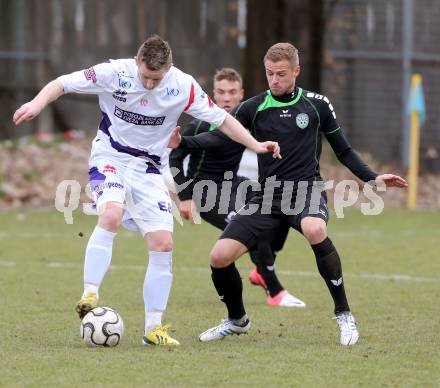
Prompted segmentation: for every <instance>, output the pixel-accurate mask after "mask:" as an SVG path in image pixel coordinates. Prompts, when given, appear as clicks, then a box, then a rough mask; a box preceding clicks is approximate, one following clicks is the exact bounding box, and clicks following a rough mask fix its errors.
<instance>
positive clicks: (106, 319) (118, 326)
mask: <svg viewBox="0 0 440 388" xmlns="http://www.w3.org/2000/svg"><path fill="white" fill-rule="evenodd" d="M79 330H80V333H81V337H82V338H83V340H84V342H85V343H86V345H87V346H90V347H95V346H116V345H117V344H118V343H119V341H120V340H121V338H122V334H123V333H124V322H123V321H122V318H121V316H120V315H119V314H118V313H117V312H116V311H115V310H113V309H112V308H110V307H96V308H94V309H93V310H91V311H89V312H88V313H87V314H86V315H85V317H84V318H83V319H82V321H81V325H80V327H79Z"/></svg>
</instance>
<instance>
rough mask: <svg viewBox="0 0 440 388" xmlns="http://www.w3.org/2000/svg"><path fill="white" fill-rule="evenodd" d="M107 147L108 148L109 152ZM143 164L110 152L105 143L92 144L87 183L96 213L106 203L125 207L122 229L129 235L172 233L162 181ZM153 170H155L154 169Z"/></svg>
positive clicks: (169, 211) (113, 151)
mask: <svg viewBox="0 0 440 388" xmlns="http://www.w3.org/2000/svg"><path fill="white" fill-rule="evenodd" d="M109 147H110V148H109ZM147 170H149V171H151V165H150V168H149V165H148V163H147V161H146V160H144V159H141V158H135V157H132V156H130V155H127V154H124V153H121V152H118V151H116V150H113V149H112V148H111V146H110V145H109V143H108V142H106V141H105V139H99V138H96V139H95V140H94V141H93V145H92V153H91V157H90V160H89V183H90V191H91V192H92V195H93V199H94V201H95V204H96V207H97V210H98V213H99V211H100V210H101V209H102V205H103V204H104V203H106V202H118V203H120V204H121V205H122V206H123V207H124V210H125V211H124V216H123V219H122V225H123V226H124V227H125V228H127V229H128V230H131V231H137V230H139V231H140V232H141V233H142V236H144V235H145V234H146V233H149V232H154V231H157V230H167V231H169V232H173V214H172V209H173V208H172V202H171V198H170V195H169V193H168V189H167V187H166V185H165V183H164V180H163V177H162V175H161V174H159V173H151V172H148V173H147ZM153 170H156V169H155V168H153Z"/></svg>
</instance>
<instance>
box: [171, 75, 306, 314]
mask: <svg viewBox="0 0 440 388" xmlns="http://www.w3.org/2000/svg"><path fill="white" fill-rule="evenodd" d="M242 98H243V89H242V79H241V76H240V74H238V72H237V71H236V70H234V69H231V68H223V69H221V70H218V71H217V72H216V74H215V76H214V100H215V102H216V103H217V105H218V106H220V107H221V108H223V109H225V110H226V111H227V112H230V111H231V110H232V109H233V108H235V107H236V106H237V105H238V104H239V103H240V101H241V100H242ZM214 129H215V127H213V126H212V125H210V124H209V123H207V122H203V121H200V120H194V121H192V122H191V123H190V124H189V125H187V126H186V127H185V128H184V129H183V131H182V135H184V136H185V139H186V141H182V142H181V146H180V147H179V148H177V149H175V150H173V152H172V153H171V155H170V167H171V168H173V167H174V168H175V169H176V170H175V171H177V174H175V175H174V180H175V181H176V183H177V184H178V185H179V186H180V187H184V186H185V183H186V182H188V181H189V180H192V182H191V183H190V184H189V185H188V186H186V187H185V189H183V190H182V191H180V192H179V193H178V196H179V199H180V201H181V202H180V205H179V210H180V214H181V216H182V218H184V219H188V220H190V221H191V222H194V220H193V211H194V209H195V207H196V206H195V203H194V201H193V198H195V197H196V196H203V197H202V198H197V199H198V200H197V201H196V202H197V203H198V205H199V209H198V210H199V211H200V216H201V217H202V219H203V220H205V221H207V222H209V223H210V224H211V225H213V226H215V227H217V228H219V229H221V230H224V229H225V228H226V226H227V224H228V222H229V221H230V219H231V218H232V217H233V216H234V215H235V213H236V211H237V210H238V209H237V208H236V205H237V203H238V204H239V207H241V206H240V203H241V204H242V205H243V204H244V203H245V202H246V200H247V199H249V198H250V196H251V195H252V191H251V190H246V189H247V188H248V187H249V185H252V183H257V182H252V183H249V184H248V182H249V180H248V178H245V177H240V176H238V175H237V171H238V167H239V164H240V160H241V157H242V154H243V151H244V150H245V147H243V146H242V145H241V144H239V143H236V142H234V141H233V140H231V139H230V138H228V137H227V136H225V137H223V138H222V139H221V142H220V145H219V146H217V144H216V143H217V141H216V140H217V137H213V139H214V146H213V147H210V144H211V136H208V137H203V138H202V140H201V141H197V140H194V139H195V137H194V135H197V134H204V133H209V132H211V131H213V130H214ZM217 131H218V130H216V132H217ZM204 140H205V141H204ZM187 155H189V156H190V158H189V165H188V169H187V173H186V174H185V173H184V171H183V160H184V158H185V157H186V156H187ZM203 181H210V182H214V183H215V185H216V190H215V193H213V192H210V191H209V190H202V189H199V190H197V188H198V185H197V184H198V183H202V182H203ZM228 187H230V188H228ZM194 188H196V190H194ZM240 188H242V189H241V190H240ZM210 193H211V194H210ZM208 195H212V197H213V198H207V196H208ZM193 196H194V197H193ZM210 200H215V203H214V204H213V206H212V207H211V208H210V209H209V210H206V209H203V208H202V209H201V208H200V207H201V206H200V205H201V204H202V203H205V204H206V203H207V202H208V203H210ZM237 200H238V202H237ZM203 207H206V206H203ZM288 230H289V225H288V224H287V223H286V224H284V225H282V227H280V229H279V232H278V234H277V236H276V238H274V240H273V241H270V242H267V243H266V244H262V245H260V246H258V247H254V248H253V249H250V251H249V253H250V256H251V259H252V261H253V262H254V263H255V264H256V268H255V269H254V270H252V272H251V273H250V275H249V279H250V281H251V282H252V283H253V284H255V285H260V286H262V287H263V288H265V289H266V292H267V294H268V295H267V303H268V304H269V305H275V306H282V307H305V303H304V302H303V301H301V300H300V299H298V298H296V297H295V296H293V295H292V294H290V293H289V292H287V290H285V289H284V287H283V286H282V285H281V283H280V281H279V279H278V277H277V276H276V273H275V257H276V252H277V251H279V250H281V248H282V247H283V245H284V242H285V240H286V238H287V234H288Z"/></svg>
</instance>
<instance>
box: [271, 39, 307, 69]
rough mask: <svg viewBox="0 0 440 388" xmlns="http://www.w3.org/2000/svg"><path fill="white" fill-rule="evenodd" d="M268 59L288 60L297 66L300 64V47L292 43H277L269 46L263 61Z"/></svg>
mask: <svg viewBox="0 0 440 388" xmlns="http://www.w3.org/2000/svg"><path fill="white" fill-rule="evenodd" d="M268 60H269V61H272V62H279V61H283V60H287V61H289V62H290V63H291V64H292V66H297V65H299V56H298V49H297V48H296V47H295V46H294V45H292V44H290V43H276V44H274V45H273V46H271V47H269V50H267V52H266V55H265V56H264V60H263V62H266V61H268Z"/></svg>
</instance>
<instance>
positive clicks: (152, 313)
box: [144, 251, 173, 332]
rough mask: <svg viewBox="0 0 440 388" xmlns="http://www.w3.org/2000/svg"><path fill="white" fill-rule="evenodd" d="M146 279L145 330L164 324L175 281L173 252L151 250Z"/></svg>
mask: <svg viewBox="0 0 440 388" xmlns="http://www.w3.org/2000/svg"><path fill="white" fill-rule="evenodd" d="M148 256H149V262H148V268H147V273H146V274H145V281H144V304H145V332H147V331H150V330H151V329H152V328H153V327H155V326H159V325H161V324H162V314H163V312H164V311H165V309H166V307H167V302H168V296H169V295H170V290H171V283H172V281H173V273H172V264H173V262H172V257H173V252H154V251H150V252H149V255H148Z"/></svg>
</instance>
